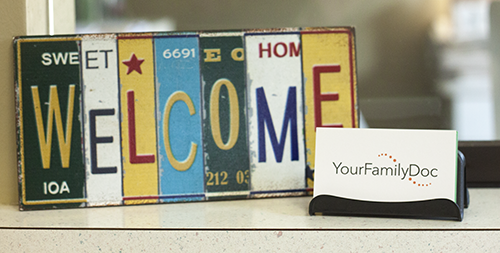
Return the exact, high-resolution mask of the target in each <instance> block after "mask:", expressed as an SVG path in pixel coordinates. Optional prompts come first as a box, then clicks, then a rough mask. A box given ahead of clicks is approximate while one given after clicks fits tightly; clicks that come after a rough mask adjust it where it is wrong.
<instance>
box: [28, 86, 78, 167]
mask: <svg viewBox="0 0 500 253" xmlns="http://www.w3.org/2000/svg"><path fill="white" fill-rule="evenodd" d="M31 94H32V95H33V106H34V107H35V118H36V128H37V130H38V142H39V143H40V154H41V155H42V164H43V168H44V169H48V168H50V152H51V147H52V125H53V119H54V117H55V120H56V130H57V139H58V140H59V151H60V152H61V163H62V167H63V168H68V167H69V155H70V150H71V130H72V127H73V108H74V99H75V85H73V84H72V85H70V86H69V91H68V110H67V115H66V136H64V132H63V125H62V118H61V107H60V106H59V96H58V94H57V86H56V85H51V86H50V95H49V111H48V117H47V134H45V133H44V130H45V129H44V127H43V117H42V110H41V106H40V97H39V95H38V87H37V86H33V87H31ZM54 115H55V116H54Z"/></svg>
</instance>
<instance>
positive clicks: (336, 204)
mask: <svg viewBox="0 0 500 253" xmlns="http://www.w3.org/2000/svg"><path fill="white" fill-rule="evenodd" d="M457 160H458V161H457V202H453V201H451V200H449V199H431V200H424V201H410V202H375V201H362V200H355V199H347V198H342V197H337V196H332V195H318V196H316V197H314V198H313V199H312V200H311V202H310V203H309V214H310V215H340V216H375V217H395V218H429V219H445V220H457V221H462V219H463V217H464V208H467V207H468V206H469V193H468V191H467V187H466V185H465V157H464V155H463V154H462V152H460V151H458V154H457Z"/></svg>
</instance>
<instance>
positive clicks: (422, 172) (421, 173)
mask: <svg viewBox="0 0 500 253" xmlns="http://www.w3.org/2000/svg"><path fill="white" fill-rule="evenodd" d="M424 171H427V175H424ZM429 174H430V172H429V169H427V168H423V169H422V170H421V171H420V175H422V176H423V177H428V176H429Z"/></svg>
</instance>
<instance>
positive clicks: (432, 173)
mask: <svg viewBox="0 0 500 253" xmlns="http://www.w3.org/2000/svg"><path fill="white" fill-rule="evenodd" d="M437 170H438V169H436V168H434V169H432V170H431V176H432V177H437V176H438V175H437V174H436V175H434V171H437Z"/></svg>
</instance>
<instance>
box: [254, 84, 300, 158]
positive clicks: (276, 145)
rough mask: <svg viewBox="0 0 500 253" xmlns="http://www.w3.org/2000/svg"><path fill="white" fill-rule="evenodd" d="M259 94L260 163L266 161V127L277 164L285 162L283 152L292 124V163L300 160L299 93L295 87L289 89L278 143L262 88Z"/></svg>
mask: <svg viewBox="0 0 500 253" xmlns="http://www.w3.org/2000/svg"><path fill="white" fill-rule="evenodd" d="M256 93H257V118H258V135H259V162H265V161H266V136H265V126H266V125H267V131H268V133H269V138H270V139H271V144H272V146H273V150H274V157H275V158H276V162H278V163H280V162H281V161H282V160H283V150H284V148H285V141H286V133H287V130H288V125H289V124H290V135H291V157H292V161H297V160H299V145H298V134H297V92H296V88H295V87H290V88H288V96H287V99H286V105H285V115H284V117H283V125H282V127H281V137H280V140H279V142H278V140H277V137H276V131H275V130H274V124H273V119H272V117H271V113H270V112H269V106H268V104H267V99H266V94H265V92H264V88H262V87H260V88H257V90H256Z"/></svg>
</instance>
